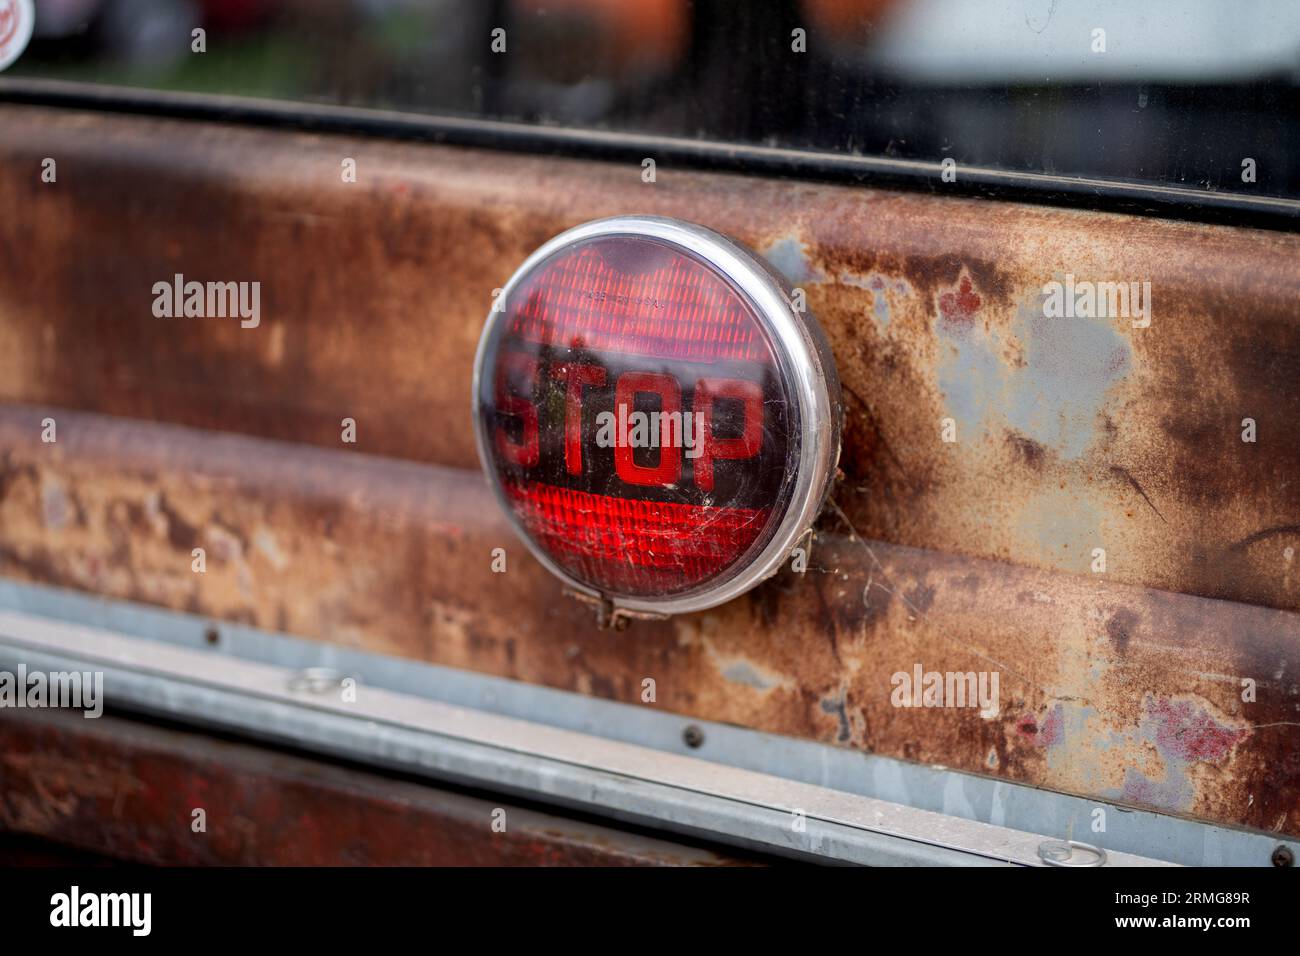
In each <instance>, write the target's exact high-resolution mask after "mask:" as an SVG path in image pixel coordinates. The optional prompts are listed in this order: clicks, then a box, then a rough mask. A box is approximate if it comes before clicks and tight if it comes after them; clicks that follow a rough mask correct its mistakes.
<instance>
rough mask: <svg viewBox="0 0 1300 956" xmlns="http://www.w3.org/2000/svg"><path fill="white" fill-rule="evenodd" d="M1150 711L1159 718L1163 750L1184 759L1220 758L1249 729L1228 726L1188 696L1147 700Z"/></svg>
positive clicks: (1159, 740) (1158, 738)
mask: <svg viewBox="0 0 1300 956" xmlns="http://www.w3.org/2000/svg"><path fill="white" fill-rule="evenodd" d="M1147 713H1149V714H1150V715H1151V716H1152V717H1153V718H1155V720H1156V723H1157V726H1156V746H1157V747H1159V748H1160V751H1161V753H1164V754H1167V755H1169V756H1173V757H1177V758H1179V759H1181V760H1218V759H1219V758H1220V757H1222V756H1224V755H1225V754H1226V753H1227V752H1228V751H1229V750H1231V749H1232V748H1233V746H1235V745H1236V743H1237V742H1238V741H1239V740H1241V739H1242V738H1243V737H1245V736H1246V735H1247V734H1248V733H1249V731H1248V730H1245V729H1241V730H1234V729H1233V728H1231V727H1225V726H1224V725H1223V724H1220V723H1218V722H1217V721H1215V720H1214V718H1213V717H1211V716H1210V715H1209V714H1208V713H1207V712H1206V711H1205V709H1204V708H1203V707H1198V706H1196V705H1195V704H1193V703H1192V702H1191V701H1187V700H1162V701H1157V702H1156V703H1154V704H1152V703H1150V702H1148V703H1147Z"/></svg>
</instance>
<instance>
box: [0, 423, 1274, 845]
mask: <svg viewBox="0 0 1300 956" xmlns="http://www.w3.org/2000/svg"><path fill="white" fill-rule="evenodd" d="M42 414H44V413H43V412H42V411H41V410H38V409H12V408H10V409H4V410H3V411H0V461H2V462H3V463H4V465H3V470H2V471H0V475H2V476H3V483H4V496H3V499H2V500H0V520H3V526H4V528H5V529H6V533H5V541H4V545H3V548H0V571H3V572H4V573H5V574H7V575H9V576H12V577H18V578H23V579H27V580H33V581H42V582H46V583H54V584H62V585H66V586H71V587H77V588H80V589H84V590H88V591H94V592H97V593H102V594H108V595H112V596H115V597H122V598H130V599H133V600H139V601H146V602H149V603H153V604H161V605H164V606H168V607H174V608H177V609H181V610H189V611H194V612H197V613H201V614H206V615H212V616H213V617H216V618H222V619H226V620H232V621H239V622H243V623H248V624H252V625H255V626H258V627H263V628H268V629H273V630H280V631H287V632H291V633H297V634H303V635H307V636H311V637H315V638H319V639H322V640H325V641H330V642H333V643H338V644H342V645H345V646H352V647H364V648H366V649H369V650H376V651H381V652H385V653H390V654H396V655H400V656H405V657H411V658H416V659H419V660H425V661H430V662H432V663H437V664H443V665H448V666H453V667H463V668H468V669H472V670H477V671H482V672H486V673H491V674H496V675H500V676H504V677H510V678H516V679H521V680H526V681H529V682H533V683H540V684H546V685H549V686H553V687H558V688H562V689H565V690H574V691H579V692H582V693H587V694H594V695H597V696H600V697H605V698H609V699H612V700H620V701H624V702H629V703H638V702H640V701H641V700H642V696H641V695H642V691H643V683H642V682H643V681H644V679H645V678H647V677H649V678H652V679H654V681H655V683H656V691H657V702H656V706H659V707H663V708H666V709H668V710H672V711H675V712H678V713H682V714H687V715H691V716H695V717H698V718H701V719H705V720H713V721H721V722H730V723H735V724H740V725H743V726H748V727H754V728H757V729H760V730H766V731H771V732H775V733H783V734H791V735H795V736H800V737H807V738H811V739H815V740H821V741H826V742H832V743H837V744H839V745H842V746H846V747H853V748H859V749H862V750H867V751H871V752H874V753H880V754H886V755H890V756H896V757H902V758H905V759H910V760H916V761H922V762H926V763H938V764H943V765H946V766H950V767H954V768H958V769H962V770H967V771H970V772H974V773H984V774H990V775H995V776H1000V777H1003V778H1005V779H1009V780H1015V781H1019V782H1024V783H1030V784H1034V785H1038V786H1044V787H1050V788H1052V789H1057V790H1062V791H1067V792H1072V793H1077V794H1081V795H1084V796H1088V795H1093V796H1097V797H1101V798H1105V799H1109V800H1114V801H1117V802H1120V803H1128V804H1132V805H1135V806H1142V807H1147V808H1151V809H1156V810H1163V811H1166V812H1175V813H1181V814H1187V815H1191V816H1196V817H1200V818H1205V819H1210V820H1215V821H1218V822H1224V823H1232V824H1240V825H1246V826H1252V827H1256V828H1259V829H1263V830H1273V831H1278V832H1285V833H1295V832H1297V830H1300V803H1298V801H1297V794H1298V793H1300V756H1298V754H1300V748H1298V747H1297V746H1296V744H1297V730H1300V722H1297V721H1296V720H1295V713H1296V711H1297V708H1298V707H1300V687H1298V686H1297V683H1296V679H1295V676H1294V670H1293V669H1292V668H1289V667H1288V662H1289V660H1290V655H1291V653H1292V651H1291V648H1294V647H1295V646H1297V642H1300V615H1298V614H1296V613H1294V612H1289V611H1282V610H1277V609H1270V608H1263V607H1255V606H1250V605H1244V604H1237V603H1231V602H1223V601H1217V600H1212V599H1206V598H1200V597H1195V596H1191V595H1180V594H1174V593H1170V592H1164V591H1158V590H1154V589H1144V588H1136V587H1133V586H1129V585H1122V584H1117V583H1110V582H1103V581H1096V580H1091V579H1086V578H1081V577H1079V576H1075V575H1069V574H1064V573H1061V572H1046V571H1039V570H1034V569H1028V568H1017V567H1014V566H1012V565H1008V564H1004V563H1001V562H996V561H988V560H983V559H972V558H965V557H961V556H957V555H945V554H939V553H935V552H930V551H924V550H920V549H913V548H907V547H903V546H898V545H890V544H886V543H882V542H873V541H867V540H864V539H862V538H860V537H858V536H857V535H856V534H854V533H853V532H852V531H851V530H849V528H848V526H847V524H844V523H842V520H843V519H841V518H840V517H839V516H838V515H837V514H835V513H832V515H830V516H829V517H828V520H827V522H826V527H825V528H824V530H823V531H822V532H821V533H819V534H818V536H817V539H816V541H815V543H814V545H813V549H812V555H811V560H810V567H809V570H808V571H807V572H806V573H805V574H804V575H797V574H794V573H793V572H786V573H784V574H782V575H780V576H778V577H777V578H775V579H774V580H772V581H770V582H768V583H766V584H764V585H763V586H761V587H760V588H758V589H757V590H755V591H753V592H751V593H750V594H748V595H746V596H745V597H743V598H741V599H739V600H737V601H734V602H732V603H730V604H728V605H725V606H723V607H721V608H718V609H715V610H713V611H710V612H707V613H703V614H698V615H691V616H686V617H680V618H674V619H672V620H669V621H640V622H637V623H635V624H634V625H633V626H632V629H631V630H629V631H626V632H622V633H611V632H607V631H601V630H599V629H597V627H596V626H595V623H594V620H593V617H592V615H591V613H590V610H589V609H588V608H586V607H585V606H583V605H580V604H578V603H576V602H573V601H569V600H564V599H561V598H560V596H559V591H558V587H557V585H556V584H555V582H554V580H553V579H552V578H551V577H550V576H549V575H548V574H547V573H546V572H545V571H544V570H542V569H541V568H540V566H538V565H537V564H536V563H535V562H534V561H533V560H532V559H531V558H530V557H529V556H528V554H527V552H526V550H525V549H524V548H523V547H522V546H520V545H518V544H517V543H516V542H515V541H514V539H513V538H512V537H511V533H510V531H509V529H508V527H507V525H506V523H505V519H504V518H503V517H502V516H501V515H500V514H499V513H498V512H497V510H496V509H495V508H493V507H491V505H490V500H491V499H490V493H489V491H488V489H487V488H486V486H485V484H484V483H483V482H482V480H481V479H480V478H479V476H478V475H476V474H471V473H466V472H464V471H461V470H459V469H446V468H441V467H436V466H422V465H415V464H411V463H405V462H397V461H392V460H385V459H376V458H371V457H367V456H359V455H351V454H348V453H344V452H331V451H324V450H319V449H312V448H308V447H304V446H297V447H294V446H288V445H284V444H280V443H271V442H267V441H264V440H258V439H250V438H241V437H235V436H228V435H215V434H204V433H200V432H195V431H192V430H188V429H183V428H178V427H174V426H159V425H148V424H143V423H132V422H122V421H115V420H112V419H105V418H99V417H97V416H88V415H81V414H76V413H61V414H60V420H61V422H63V425H62V426H61V428H62V430H61V431H60V439H59V441H58V442H57V443H56V444H53V445H49V444H44V443H42V442H40V440H39V438H38V437H36V436H37V435H38V434H39V429H38V428H36V427H35V426H36V425H37V424H38V423H39V420H40V417H41V416H42ZM193 547H206V548H207V549H208V554H209V563H208V566H207V571H206V573H204V574H201V575H200V574H195V573H194V572H193V571H192V569H191V549H192V548H193ZM496 547H503V548H506V549H507V552H508V555H509V563H508V571H507V574H506V575H505V577H504V579H503V578H502V576H501V575H499V574H495V573H493V572H492V570H491V559H490V555H491V552H492V549H493V548H496ZM505 594H508V595H509V598H508V599H504V598H503V595H505ZM917 664H920V665H922V666H923V667H924V669H925V670H927V671H930V670H933V671H941V672H946V671H954V672H968V671H970V672H980V671H985V672H992V671H996V672H998V673H999V675H1000V678H999V680H1000V699H1001V707H1000V710H999V712H998V714H997V715H996V716H995V717H994V718H993V719H985V718H983V717H981V716H980V714H979V713H978V711H977V710H975V709H971V708H951V707H940V708H899V707H896V706H894V702H893V700H892V699H891V697H892V692H893V686H892V683H891V677H892V675H894V674H896V673H899V672H911V671H912V670H913V668H914V667H915V666H916V665H917ZM1246 679H1248V680H1250V681H1253V682H1254V686H1255V691H1254V694H1253V696H1254V698H1255V699H1254V700H1253V701H1252V702H1246V701H1244V700H1243V696H1244V695H1243V686H1244V685H1243V680H1246Z"/></svg>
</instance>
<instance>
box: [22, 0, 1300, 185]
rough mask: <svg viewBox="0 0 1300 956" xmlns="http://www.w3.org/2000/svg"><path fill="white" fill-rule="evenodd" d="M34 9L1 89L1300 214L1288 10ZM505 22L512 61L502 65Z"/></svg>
mask: <svg viewBox="0 0 1300 956" xmlns="http://www.w3.org/2000/svg"><path fill="white" fill-rule="evenodd" d="M37 8H38V24H37V36H36V38H35V40H34V41H33V43H32V46H31V47H30V49H29V50H28V52H27V53H26V54H25V55H24V56H23V57H22V58H21V59H20V60H19V61H18V62H17V63H16V64H14V66H12V67H11V68H10V70H9V71H8V73H7V74H6V77H19V78H21V77H29V78H30V77H42V78H57V79H64V80H79V81H87V82H93V83H104V84H125V85H129V86H143V87H150V88H159V89H172V90H186V91H201V92H219V93H225V94H240V95H247V96H257V97H271V98H275V99H281V100H291V101H303V102H313V103H329V104H341V105H349V106H363V107H374V108H386V109H397V110H403V111H411V112H417V113H426V114H443V115H447V114H451V115H459V116H472V117H483V118H490V119H500V120H510V121H517V122H522V123H530V124H547V125H563V126H576V127H582V128H588V129H602V130H612V131H619V132H636V133H651V134H661V135H668V136H673V137H684V138H690V139H696V138H701V139H708V140H715V141H725V142H735V143H743V144H749V145H759V146H781V147H793V148H798V149H809V150H816V151H826V152H832V153H838V154H855V155H866V156H879V157H893V158H898V159H911V160H920V161H925V162H939V161H941V160H942V159H943V158H945V157H949V158H952V159H953V160H954V161H955V162H956V163H957V164H958V165H959V168H960V167H961V166H980V167H988V168H993V169H999V170H1008V171H1016V172H1030V173H1046V174H1053V175H1060V176H1069V177H1095V178H1099V179H1112V180H1126V181H1132V182H1138V183H1151V184H1160V185H1174V186H1181V187H1186V188H1188V189H1192V190H1216V191H1223V192H1242V193H1249V194H1252V195H1256V196H1274V197H1279V196H1280V197H1291V198H1300V172H1298V169H1297V166H1298V165H1300V164H1297V163H1296V162H1295V161H1294V159H1293V157H1294V156H1295V154H1296V147H1297V145H1300V144H1298V143H1297V141H1296V140H1297V136H1296V128H1297V111H1296V106H1297V100H1296V88H1297V81H1298V79H1300V2H1296V0H1232V2H1227V0H1143V2H1135V0H1072V2H1066V0H762V2H758V0H736V2H725V0H712V2H709V0H699V2H690V0H39V2H38V3H37ZM195 29H202V30H204V31H205V37H204V41H205V46H206V52H203V53H195V52H192V49H191V48H192V44H193V43H194V40H193V31H194V30H195ZM497 29H500V30H503V31H504V35H501V34H498V35H497V36H496V39H495V43H496V46H497V47H498V49H499V48H500V46H501V45H502V43H504V47H505V48H504V51H502V52H494V49H493V46H494V33H493V31H494V30H497ZM797 31H802V33H801V34H800V33H799V32H797ZM1248 160H1251V161H1253V163H1247V161H1248ZM1243 164H1245V165H1243ZM1247 167H1253V170H1250V173H1253V180H1254V181H1249V180H1250V179H1251V178H1252V176H1251V175H1250V174H1248V169H1247Z"/></svg>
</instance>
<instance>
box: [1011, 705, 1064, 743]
mask: <svg viewBox="0 0 1300 956" xmlns="http://www.w3.org/2000/svg"><path fill="white" fill-rule="evenodd" d="M1064 730H1065V713H1064V711H1063V710H1062V708H1061V705H1060V704H1057V705H1056V706H1055V707H1053V708H1052V709H1051V711H1050V712H1049V713H1048V714H1047V716H1046V717H1045V718H1043V722H1042V724H1041V725H1039V723H1038V719H1037V718H1036V717H1035V716H1034V715H1033V714H1025V715H1024V716H1023V717H1021V718H1020V719H1019V720H1017V721H1016V733H1018V734H1020V735H1021V736H1023V737H1030V738H1032V739H1033V742H1034V744H1035V745H1036V746H1039V747H1052V746H1054V745H1056V744H1058V743H1060V742H1061V738H1062V736H1063V732H1064Z"/></svg>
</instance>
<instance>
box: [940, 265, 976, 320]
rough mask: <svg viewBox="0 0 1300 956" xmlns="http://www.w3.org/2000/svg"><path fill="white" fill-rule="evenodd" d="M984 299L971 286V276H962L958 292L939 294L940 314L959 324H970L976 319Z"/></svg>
mask: <svg viewBox="0 0 1300 956" xmlns="http://www.w3.org/2000/svg"><path fill="white" fill-rule="evenodd" d="M982 302H983V300H982V299H981V298H980V297H979V295H978V294H977V293H976V292H975V290H974V288H972V286H971V281H970V276H962V277H961V284H960V286H959V287H958V289H957V291H956V292H945V293H943V295H941V296H939V314H940V315H942V316H943V317H944V318H945V319H946V320H948V321H949V322H952V323H955V324H957V325H970V324H971V323H972V322H974V321H975V313H976V312H978V311H979V308H980V305H981V304H982Z"/></svg>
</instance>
